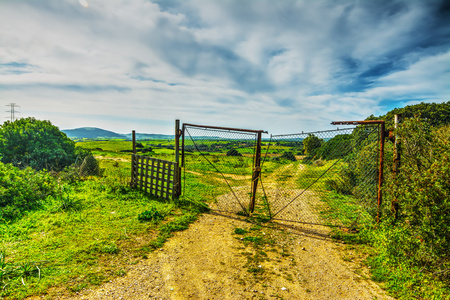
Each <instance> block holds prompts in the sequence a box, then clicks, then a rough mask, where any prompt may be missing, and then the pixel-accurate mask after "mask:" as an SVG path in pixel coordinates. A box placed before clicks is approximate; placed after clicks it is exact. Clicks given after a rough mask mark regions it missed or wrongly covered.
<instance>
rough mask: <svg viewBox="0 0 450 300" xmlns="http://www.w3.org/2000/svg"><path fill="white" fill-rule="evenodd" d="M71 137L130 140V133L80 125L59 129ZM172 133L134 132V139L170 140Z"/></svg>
mask: <svg viewBox="0 0 450 300" xmlns="http://www.w3.org/2000/svg"><path fill="white" fill-rule="evenodd" d="M61 131H62V132H64V133H65V134H66V135H67V136H68V137H69V138H71V139H105V140H109V139H127V140H131V138H132V137H131V133H128V134H120V133H115V132H112V131H109V130H104V129H101V128H95V127H82V128H76V129H63V130H61ZM174 138H175V136H174V135H166V134H148V133H136V140H172V139H174Z"/></svg>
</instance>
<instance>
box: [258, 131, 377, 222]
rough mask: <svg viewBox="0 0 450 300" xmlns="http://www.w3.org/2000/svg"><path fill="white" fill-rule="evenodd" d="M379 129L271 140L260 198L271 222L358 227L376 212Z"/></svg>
mask: <svg viewBox="0 0 450 300" xmlns="http://www.w3.org/2000/svg"><path fill="white" fill-rule="evenodd" d="M377 141H378V127H377V126H363V127H357V128H349V129H337V130H331V131H320V132H311V133H297V134H288V135H272V136H271V140H270V143H269V144H268V145H267V147H264V146H263V148H265V149H266V153H265V157H264V159H263V165H262V169H263V171H262V175H261V189H260V194H261V197H263V199H265V201H263V202H261V203H263V204H264V205H266V206H267V205H268V208H265V209H263V211H268V212H269V218H270V219H274V220H285V221H294V222H301V223H308V224H321V225H336V226H349V227H350V226H356V225H357V224H361V223H367V222H371V221H372V220H374V215H376V210H377V182H378V168H377V162H378V160H377V157H378V152H379V151H378V142H377Z"/></svg>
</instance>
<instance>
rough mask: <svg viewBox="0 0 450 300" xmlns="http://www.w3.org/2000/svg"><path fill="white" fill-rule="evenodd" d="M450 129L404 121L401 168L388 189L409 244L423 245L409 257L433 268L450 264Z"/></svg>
mask: <svg viewBox="0 0 450 300" xmlns="http://www.w3.org/2000/svg"><path fill="white" fill-rule="evenodd" d="M449 128H450V127H449V126H446V127H443V128H441V129H440V130H433V129H432V127H431V126H430V125H428V124H427V123H425V122H423V121H422V120H420V119H418V118H414V119H408V120H405V122H404V123H403V124H402V125H401V126H400V128H399V129H398V131H397V134H398V136H400V137H401V148H402V158H401V166H400V169H399V173H398V175H397V177H396V179H395V180H394V181H392V182H391V183H389V184H390V186H391V187H392V188H389V189H386V192H387V197H388V198H389V199H391V200H394V199H396V200H397V201H398V203H399V205H400V220H399V223H398V226H400V227H404V229H405V232H406V233H405V234H408V235H409V237H410V240H414V241H417V240H419V241H420V244H421V247H415V248H413V249H411V250H408V251H407V252H408V255H406V256H407V257H411V256H412V257H414V258H415V260H416V262H418V263H421V264H422V265H423V266H424V267H425V266H426V267H430V268H437V267H439V266H441V265H445V264H450V260H449V257H448V252H449V249H450V227H449V226H448V224H450V141H449V135H450V134H449V132H450V129H449ZM396 247H400V248H401V247H402V246H401V245H396ZM448 267H450V266H449V265H448Z"/></svg>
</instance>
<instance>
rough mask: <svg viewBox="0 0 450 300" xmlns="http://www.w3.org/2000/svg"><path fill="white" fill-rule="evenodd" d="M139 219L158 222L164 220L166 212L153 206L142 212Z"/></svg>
mask: <svg viewBox="0 0 450 300" xmlns="http://www.w3.org/2000/svg"><path fill="white" fill-rule="evenodd" d="M138 220H139V221H141V222H149V221H152V222H158V221H161V220H164V214H163V213H161V212H160V211H159V210H158V209H157V208H156V207H151V208H150V209H149V210H146V211H144V212H143V213H140V214H139V216H138Z"/></svg>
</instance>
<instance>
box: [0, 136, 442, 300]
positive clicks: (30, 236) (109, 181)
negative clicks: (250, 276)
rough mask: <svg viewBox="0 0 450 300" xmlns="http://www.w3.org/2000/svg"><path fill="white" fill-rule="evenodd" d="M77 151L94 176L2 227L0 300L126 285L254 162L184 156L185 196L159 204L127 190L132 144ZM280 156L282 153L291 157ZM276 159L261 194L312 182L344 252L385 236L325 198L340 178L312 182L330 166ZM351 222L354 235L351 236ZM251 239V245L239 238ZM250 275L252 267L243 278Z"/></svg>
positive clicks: (346, 201)
mask: <svg viewBox="0 0 450 300" xmlns="http://www.w3.org/2000/svg"><path fill="white" fill-rule="evenodd" d="M140 143H141V144H142V147H141V148H138V149H146V148H147V149H149V148H151V152H148V153H147V154H148V155H150V156H152V157H156V158H161V159H167V160H174V156H175V153H174V150H173V149H171V147H170V146H172V145H173V141H168V140H152V141H140ZM77 146H81V147H83V148H84V149H88V150H91V151H92V153H93V154H94V156H95V157H96V158H97V159H98V161H99V163H100V169H101V174H100V175H99V176H92V177H85V178H82V179H76V178H72V177H71V175H70V173H67V174H65V175H64V176H61V177H60V179H58V182H57V185H58V193H57V194H56V195H53V196H49V197H48V198H47V199H46V200H45V201H43V202H42V204H41V206H40V208H39V209H36V210H33V211H29V212H28V213H27V214H26V215H25V216H23V217H22V218H20V219H18V220H15V221H8V222H0V238H1V242H0V284H1V289H0V298H2V297H3V298H5V299H9V298H10V299H21V298H24V297H27V296H30V295H47V297H48V298H49V299H51V298H52V296H53V295H57V294H61V293H75V292H77V291H80V290H82V289H84V288H87V287H92V286H96V285H100V284H102V283H103V282H106V281H108V280H110V279H111V278H113V277H117V276H124V275H125V274H126V270H127V267H128V266H130V265H133V264H136V263H138V262H139V261H140V260H142V259H145V258H147V255H148V254H149V253H150V252H152V251H154V250H155V249H159V248H160V247H162V245H163V244H164V242H165V241H166V240H167V239H168V238H169V237H170V236H171V234H172V233H173V232H174V231H179V230H184V229H186V228H187V227H188V225H189V224H190V223H192V222H194V221H195V220H196V218H197V217H198V215H199V214H201V213H202V212H204V211H206V210H207V208H206V206H207V205H208V204H210V203H213V202H214V201H216V199H217V197H218V196H221V195H224V194H227V193H229V192H230V190H229V187H228V185H230V186H234V187H241V186H246V187H248V188H250V183H251V175H252V172H253V161H252V159H253V158H252V156H251V155H249V154H248V153H250V152H251V150H252V149H246V150H243V151H242V152H244V155H243V156H236V157H229V156H226V149H221V150H220V151H219V150H217V151H216V150H214V151H206V150H205V151H203V153H202V154H199V153H195V152H194V153H193V152H187V153H186V161H185V162H186V165H185V168H184V169H183V172H182V178H183V182H182V184H183V196H182V197H181V198H180V199H176V200H174V201H162V200H161V199H157V198H154V197H151V196H149V195H146V194H143V193H141V192H139V191H136V190H132V189H130V188H129V182H130V173H131V163H130V161H131V154H130V153H129V152H124V150H125V151H130V150H131V148H132V144H131V142H130V141H125V140H111V141H79V142H77ZM218 147H220V145H219V146H218ZM281 147H283V148H282V151H289V150H292V149H290V148H289V147H287V146H281ZM209 149H211V148H209ZM279 150H280V149H278V150H277V151H278V152H277V151H275V149H272V150H271V152H270V153H269V154H268V156H267V157H266V159H265V161H264V164H263V172H264V177H263V178H265V179H264V180H266V181H265V183H267V185H269V184H268V182H269V181H270V180H274V183H276V184H278V185H281V186H283V185H292V186H287V187H288V188H291V189H293V190H302V189H304V188H306V187H309V186H310V185H311V184H312V183H313V182H315V181H317V183H316V184H314V185H313V186H312V187H311V191H312V192H314V193H315V192H317V193H318V194H319V192H320V195H321V199H320V200H321V203H323V204H322V205H321V206H320V211H318V212H317V213H318V214H320V216H321V218H322V220H323V222H324V223H329V224H333V223H336V222H339V223H342V224H345V225H346V226H348V227H349V228H350V230H348V231H341V230H337V229H336V230H335V231H334V232H333V234H334V236H335V237H336V238H338V239H341V240H344V241H347V242H348V243H350V244H355V243H361V244H364V249H366V248H367V246H366V245H367V244H370V243H371V241H375V240H379V239H380V236H382V235H383V234H387V233H386V232H387V231H376V230H375V229H374V227H373V216H370V215H369V214H368V213H367V211H365V209H364V207H363V206H362V205H361V203H360V202H359V200H357V199H356V198H355V197H352V196H349V195H342V194H338V193H336V192H331V191H328V190H327V180H329V179H330V178H336V176H339V174H338V173H336V172H335V173H333V172H331V174H329V176H328V175H327V177H323V178H319V179H318V176H320V174H322V173H323V172H324V171H325V170H327V169H328V168H330V167H331V166H332V165H333V164H334V163H335V162H336V161H315V162H308V163H307V164H305V163H303V161H302V159H303V158H304V157H303V156H297V160H296V161H295V162H292V161H286V160H276V159H274V158H275V157H276V156H277V155H279V154H277V153H280V152H282V151H279ZM340 165H343V163H340ZM338 166H339V165H338ZM338 169H339V168H338ZM292 170H298V172H297V173H296V172H293V171H292ZM64 178H65V179H64ZM259 197H260V198H259V199H257V201H259V202H258V203H257V209H256V214H255V215H254V216H253V218H257V219H258V221H263V222H266V221H268V211H269V210H268V209H267V207H268V205H270V198H266V197H264V196H263V195H262V194H260V195H259ZM361 216H362V217H361ZM355 220H357V221H358V222H357V225H358V228H353V225H354V224H355ZM236 234H243V235H244V234H245V232H242V233H239V232H236ZM376 234H378V235H379V236H378V237H377V238H375V235H376ZM251 238H253V236H251ZM249 239H250V236H249V237H247V236H245V237H244V238H243V240H244V241H247V240H249ZM250 242H255V241H254V240H251V241H250ZM352 247H355V248H357V247H358V246H357V245H354V246H352ZM361 249H363V248H361ZM364 251H366V250H364ZM374 251H375V250H373V253H372V254H371V255H372V256H371V257H372V258H369V259H368V260H367V263H368V264H370V265H371V266H372V267H373V269H374V273H373V274H374V275H373V276H374V278H375V279H378V280H380V281H382V280H383V278H385V277H383V274H384V273H383V271H382V270H381V269H379V268H377V264H376V262H377V259H378V258H377V257H376V255H375V254H374V253H375V252H374ZM378 265H379V264H378ZM252 267H253V264H250V263H249V269H251V268H252ZM398 272H399V275H398V277H399V278H401V277H402V276H403V277H405V276H410V275H408V274H410V273H407V275H404V274H405V272H406V271H403V273H402V272H400V271H398ZM411 276H412V275H411ZM411 276H410V277H411ZM420 280H431V279H429V278H428V279H427V278H426V279H423V278H422V277H420V278H418V277H417V276H416V277H414V278H412V279H410V281H406V282H407V283H401V282H402V281H400V280H399V282H400V283H399V284H398V285H392V283H390V285H387V287H388V288H389V289H390V290H392V291H394V292H395V290H396V289H400V290H401V291H402V292H399V293H398V294H399V295H405V296H404V297H403V296H402V297H403V298H404V299H407V298H408V296H409V295H411V293H407V292H405V290H407V289H408V287H407V285H408V284H416V283H417V282H420ZM401 284H403V285H404V286H399V285H401ZM405 286H406V287H405ZM422 289H428V290H427V292H424V293H423V294H426V295H443V294H445V289H446V288H445V287H442V286H437V287H428V286H426V285H425V286H424V287H422ZM435 289H437V292H435ZM430 299H431V298H430ZM435 299H441V298H435ZM442 299H443V298H442Z"/></svg>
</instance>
